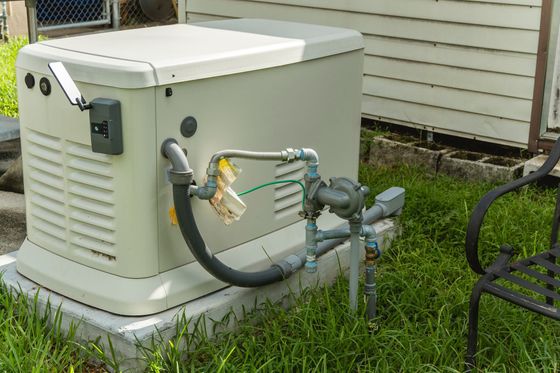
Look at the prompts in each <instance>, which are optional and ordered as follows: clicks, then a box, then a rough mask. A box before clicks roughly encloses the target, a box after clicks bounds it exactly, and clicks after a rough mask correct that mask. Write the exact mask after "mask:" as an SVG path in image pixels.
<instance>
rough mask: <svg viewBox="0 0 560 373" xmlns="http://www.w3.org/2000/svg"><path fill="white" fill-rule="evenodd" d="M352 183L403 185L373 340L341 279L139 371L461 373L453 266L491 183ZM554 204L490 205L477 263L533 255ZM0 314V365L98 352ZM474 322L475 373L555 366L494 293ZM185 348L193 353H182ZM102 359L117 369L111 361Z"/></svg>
mask: <svg viewBox="0 0 560 373" xmlns="http://www.w3.org/2000/svg"><path fill="white" fill-rule="evenodd" d="M360 179H361V181H362V182H363V183H365V184H367V185H369V186H370V187H371V189H372V191H373V194H375V193H378V192H380V191H382V190H384V189H386V188H388V187H390V186H392V185H400V186H403V187H405V188H406V189H407V203H406V206H405V211H404V213H403V215H402V216H401V218H400V222H401V224H402V229H403V231H402V236H401V237H400V238H398V239H397V240H395V242H394V243H393V245H392V247H391V248H390V249H388V250H387V251H386V252H385V253H384V256H383V258H382V260H381V262H380V265H379V278H378V291H379V317H378V318H377V319H376V320H375V322H376V323H375V330H374V332H373V333H370V332H369V331H368V326H367V325H366V323H365V321H364V319H363V317H362V316H361V315H353V314H352V313H351V312H349V311H348V295H347V281H346V280H345V279H343V278H340V279H339V280H337V281H336V282H335V283H334V285H333V286H331V287H323V288H317V289H313V290H310V291H307V292H305V293H304V296H302V297H301V298H299V299H297V300H295V306H294V307H292V308H290V309H288V310H285V309H283V308H281V307H278V306H277V305H274V304H265V305H263V306H261V307H260V312H259V315H256V317H252V318H251V317H250V321H246V322H241V324H240V326H239V328H238V330H237V331H236V332H235V333H223V334H219V336H218V338H217V340H215V341H210V340H208V339H206V338H204V335H203V332H201V333H199V335H198V338H197V339H198V341H195V340H194V339H192V338H189V339H182V340H181V341H178V340H175V341H172V342H171V343H169V344H166V345H164V346H163V347H155V348H153V349H146V350H145V351H144V356H145V359H146V360H147V363H148V371H150V372H168V371H174V372H175V371H182V370H194V371H204V372H213V371H224V372H237V371H264V372H276V371H285V372H292V371H357V372H368V371H373V370H377V371H381V372H393V371H401V372H426V371H432V372H455V371H457V372H458V371H461V370H462V366H463V365H462V364H463V355H464V351H465V343H466V327H467V321H466V320H467V318H466V312H467V306H468V298H469V293H470V289H471V287H472V285H473V284H474V282H475V280H476V276H474V275H473V274H472V273H471V272H470V270H469V268H468V267H467V264H466V261H465V259H464V252H463V242H464V236H465V226H466V224H467V219H468V216H469V214H470V211H471V209H472V207H473V206H474V204H475V203H476V201H478V199H479V198H480V197H481V196H482V195H483V194H484V193H485V192H486V191H487V190H489V189H490V188H492V185H489V184H485V183H475V182H464V181H459V180H456V179H452V178H449V177H445V176H437V177H434V176H431V175H429V174H427V173H426V172H425V171H424V170H423V169H422V168H414V167H400V168H391V169H389V168H377V169H374V168H371V167H370V166H367V165H362V167H361V172H360ZM553 200H554V191H553V190H542V189H537V188H529V189H524V190H522V191H520V192H518V193H516V194H515V195H513V196H509V197H506V198H505V199H503V200H502V201H500V203H498V204H497V205H496V206H495V207H494V208H492V209H491V211H490V212H489V215H488V225H487V226H486V227H485V229H484V231H483V234H482V240H483V242H484V243H485V245H483V246H484V250H485V252H486V254H487V256H488V258H490V257H491V256H492V255H494V253H495V252H496V247H497V243H502V242H509V243H511V244H513V245H514V246H515V247H516V248H517V249H518V251H519V252H520V253H523V255H530V254H532V253H533V252H535V251H537V250H540V249H542V248H544V247H545V245H546V242H547V240H548V237H547V236H548V229H549V228H548V223H549V221H550V219H551V216H552V205H553ZM520 222H522V224H520ZM362 311H363V310H362ZM0 312H2V320H3V323H2V324H1V326H0V335H1V337H0V340H1V342H0V370H7V371H18V367H20V368H19V370H20V371H29V370H31V367H33V366H37V365H38V364H40V365H41V366H40V370H41V371H42V370H50V371H61V370H68V369H69V367H71V366H73V367H74V368H73V369H74V370H76V371H80V370H85V371H89V369H90V368H91V365H88V363H87V361H88V359H91V358H92V357H94V356H98V353H97V349H96V348H95V345H94V344H93V343H90V344H89V345H87V346H80V345H78V344H76V343H74V342H72V341H71V339H70V338H67V337H66V336H63V335H60V333H58V332H56V330H57V329H56V328H55V329H49V328H46V327H45V324H44V318H43V317H41V315H39V316H36V315H34V314H33V313H29V312H27V311H26V307H25V306H22V305H21V299H19V300H18V299H14V298H13V297H12V296H10V295H8V294H6V292H5V291H4V290H2V292H1V293H0ZM481 316H482V317H481V324H480V330H481V335H480V347H481V350H480V351H481V352H480V354H479V362H480V364H481V366H482V367H484V371H489V372H516V371H517V372H528V371H557V370H558V368H559V366H558V365H559V364H558V362H559V361H560V350H559V349H558V347H557V346H559V345H560V328H559V327H558V325H557V324H556V323H554V322H553V321H551V320H549V319H546V318H543V317H541V316H536V315H533V314H531V313H528V312H526V311H523V310H521V309H519V308H516V307H514V306H511V305H509V304H507V303H505V302H503V301H500V300H498V299H496V298H493V297H486V298H483V300H482V306H481ZM232 317H233V316H232ZM178 328H179V330H181V329H183V328H184V325H183V324H179V325H178ZM183 335H184V334H183ZM177 346H183V347H181V348H179V347H177ZM187 347H188V348H191V349H192V351H190V352H188V353H187V352H186V351H185V349H186V348H187ZM47 352H48V353H47ZM105 361H106V362H109V363H111V364H112V365H113V366H116V367H118V362H112V361H111V359H110V357H105ZM21 367H23V368H21Z"/></svg>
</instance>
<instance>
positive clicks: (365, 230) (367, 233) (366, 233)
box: [360, 225, 377, 243]
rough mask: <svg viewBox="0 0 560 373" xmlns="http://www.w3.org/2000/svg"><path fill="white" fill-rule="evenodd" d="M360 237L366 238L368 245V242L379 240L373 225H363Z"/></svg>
mask: <svg viewBox="0 0 560 373" xmlns="http://www.w3.org/2000/svg"><path fill="white" fill-rule="evenodd" d="M360 236H362V237H364V239H365V240H366V243H367V242H368V241H375V240H376V239H377V232H376V231H375V228H373V227H372V226H371V225H362V231H361V232H360Z"/></svg>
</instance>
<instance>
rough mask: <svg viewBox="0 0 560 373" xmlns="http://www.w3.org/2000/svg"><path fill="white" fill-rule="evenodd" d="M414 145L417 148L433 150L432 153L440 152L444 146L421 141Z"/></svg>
mask: <svg viewBox="0 0 560 373" xmlns="http://www.w3.org/2000/svg"><path fill="white" fill-rule="evenodd" d="M414 145H415V146H417V147H419V148H423V149H428V150H434V151H440V150H443V149H445V146H441V145H438V144H436V143H435V142H433V141H422V142H419V143H416V144H414Z"/></svg>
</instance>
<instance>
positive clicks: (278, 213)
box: [274, 161, 305, 219]
mask: <svg viewBox="0 0 560 373" xmlns="http://www.w3.org/2000/svg"><path fill="white" fill-rule="evenodd" d="M304 175H305V162H303V161H296V162H293V163H281V164H278V165H276V169H275V180H276V181H278V180H297V181H300V182H303V176H304ZM302 198H303V192H302V190H301V187H300V186H299V185H297V184H294V183H289V184H277V185H275V187H274V215H275V218H276V219H283V218H285V217H290V216H295V215H296V214H297V213H298V212H299V211H300V210H301V200H302Z"/></svg>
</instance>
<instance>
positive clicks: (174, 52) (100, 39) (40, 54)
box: [16, 19, 363, 88]
mask: <svg viewBox="0 0 560 373" xmlns="http://www.w3.org/2000/svg"><path fill="white" fill-rule="evenodd" d="M361 48H363V39H362V36H361V34H360V33H358V32H357V31H353V30H348V29H342V28H335V27H326V26H317V25H308V24H302V23H293V22H283V21H271V20H262V19H236V20H225V21H212V22H203V23H197V24H190V25H186V24H176V25H169V26H159V27H151V28H142V29H134V30H126V31H116V32H107V33H100V34H90V35H85V36H77V37H71V38H65V39H56V40H48V41H44V42H40V43H37V44H32V45H29V46H26V47H25V48H23V49H22V50H21V51H20V54H19V56H18V59H17V63H16V66H18V67H19V68H23V69H27V70H31V71H35V72H38V73H44V74H49V72H48V68H47V64H48V63H49V62H53V61H62V62H63V63H64V64H65V66H66V68H67V69H68V71H69V73H70V75H71V76H72V78H73V79H75V80H76V81H80V82H87V83H93V84H101V85H108V86H114V87H119V88H141V87H150V86H158V85H164V84H172V83H178V82H184V81H189V80H197V79H204V78H210V77H216V76H221V75H228V74H236V73H241V72H246V71H252V70H259V69H265V68H270V67H275V66H282V65H287V64H292V63H297V62H301V61H306V60H311V59H316V58H321V57H326V56H330V55H334V54H339V53H344V52H349V51H352V50H356V49H361Z"/></svg>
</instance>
